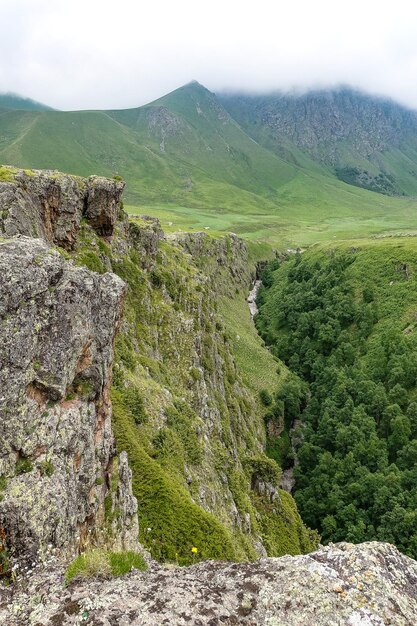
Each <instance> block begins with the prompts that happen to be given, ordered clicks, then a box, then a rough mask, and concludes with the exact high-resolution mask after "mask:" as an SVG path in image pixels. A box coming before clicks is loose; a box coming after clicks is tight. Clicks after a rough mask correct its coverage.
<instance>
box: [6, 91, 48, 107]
mask: <svg viewBox="0 0 417 626" xmlns="http://www.w3.org/2000/svg"><path fill="white" fill-rule="evenodd" d="M2 109H8V110H10V109H15V110H19V111H52V110H53V109H52V108H51V107H48V106H47V105H46V104H42V103H41V102H36V100H32V99H31V98H22V96H19V95H18V94H15V93H0V110H2Z"/></svg>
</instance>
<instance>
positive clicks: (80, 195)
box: [0, 170, 124, 250]
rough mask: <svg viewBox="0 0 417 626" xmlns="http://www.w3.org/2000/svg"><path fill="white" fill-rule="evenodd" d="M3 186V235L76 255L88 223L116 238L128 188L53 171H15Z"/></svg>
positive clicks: (0, 213)
mask: <svg viewBox="0 0 417 626" xmlns="http://www.w3.org/2000/svg"><path fill="white" fill-rule="evenodd" d="M10 178H11V180H10V182H3V183H1V185H0V234H3V235H5V236H9V237H10V236H13V235H18V234H20V235H27V236H28V237H39V238H41V239H44V240H45V241H48V242H49V243H50V244H52V245H57V246H60V247H62V248H65V249H66V250H72V249H73V248H74V245H75V243H76V241H77V234H78V231H79V228H80V222H81V220H82V219H83V218H84V219H86V220H87V221H88V222H89V224H90V225H91V226H92V228H93V229H94V230H95V231H96V232H97V233H98V234H99V235H102V236H106V237H109V236H111V235H112V234H113V229H114V225H115V222H116V219H117V215H118V212H119V207H120V198H121V196H122V193H123V189H124V183H123V182H120V181H115V180H110V179H108V178H101V177H99V176H90V177H89V178H87V179H85V178H79V177H78V176H69V175H64V174H61V173H60V172H52V171H48V170H45V171H44V170H39V171H38V170H17V171H16V172H13V170H10Z"/></svg>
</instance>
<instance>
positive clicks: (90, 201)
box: [0, 172, 138, 572]
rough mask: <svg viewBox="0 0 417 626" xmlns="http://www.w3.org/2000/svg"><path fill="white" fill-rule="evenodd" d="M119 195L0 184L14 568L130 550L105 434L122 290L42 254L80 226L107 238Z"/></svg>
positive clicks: (2, 524)
mask: <svg viewBox="0 0 417 626" xmlns="http://www.w3.org/2000/svg"><path fill="white" fill-rule="evenodd" d="M58 179H59V180H58ZM122 188H123V185H120V184H119V183H117V184H116V183H114V184H113V181H105V180H102V179H89V180H87V181H84V180H78V179H75V178H73V177H69V176H63V175H57V174H53V175H47V174H46V173H44V172H40V173H36V174H35V175H33V176H32V175H29V174H25V173H18V174H17V175H16V180H15V181H14V182H10V183H2V184H0V203H1V205H0V206H1V209H2V215H3V217H2V226H3V232H4V236H3V238H1V237H0V294H1V296H0V496H1V497H0V529H1V533H2V537H3V543H5V545H6V549H7V550H8V554H9V557H10V556H12V557H15V558H16V559H17V560H18V561H26V562H29V561H30V562H34V561H35V562H36V561H37V560H38V559H42V558H43V556H44V554H45V553H46V552H47V550H48V549H50V548H51V547H52V548H54V549H57V550H58V551H59V553H60V554H61V555H69V554H73V553H77V552H78V551H79V550H81V549H83V548H85V547H86V546H88V545H89V544H90V543H101V544H103V543H104V544H105V543H106V542H108V541H109V542H115V543H116V544H117V545H119V546H123V547H129V548H131V547H135V546H137V536H138V526H137V505H136V500H135V498H134V497H133V495H132V491H131V484H130V481H131V475H130V470H129V468H128V465H127V459H126V458H125V457H124V456H122V457H121V459H120V462H119V464H118V467H113V465H114V458H115V445H114V437H113V433H112V427H111V401H110V386H111V379H112V362H113V343H114V337H115V333H116V330H117V327H118V325H119V322H120V320H121V316H122V306H123V301H124V298H125V294H126V285H125V283H124V282H123V281H122V280H121V279H120V278H118V277H117V276H116V275H114V274H111V273H105V274H103V275H99V274H96V273H94V272H91V271H89V270H88V269H86V268H84V267H77V266H75V265H74V262H73V261H69V260H67V258H65V256H62V255H61V254H60V253H59V252H58V251H57V250H56V249H53V248H51V247H50V245H49V244H50V243H57V244H60V245H64V246H66V247H69V248H70V247H71V246H72V245H73V243H74V241H75V238H76V232H77V228H78V226H79V223H80V220H81V217H82V215H84V216H85V219H87V220H90V221H91V224H92V227H93V228H94V229H95V230H98V231H100V232H101V233H105V234H106V235H108V234H109V233H110V229H111V224H112V223H114V220H115V219H116V215H117V212H118V210H119V198H120V192H121V190H122ZM27 234H36V235H40V236H42V239H37V238H30V237H28V236H25V235H27ZM112 477H113V478H112ZM111 479H112V480H111ZM110 484H112V485H113V487H112V489H111V486H110ZM106 497H108V498H109V505H110V506H107V509H109V508H110V510H111V509H113V511H117V515H115V514H112V515H111V521H107V520H106V515H105V509H106V507H105V506H104V503H105V499H106ZM1 569H2V568H0V572H1Z"/></svg>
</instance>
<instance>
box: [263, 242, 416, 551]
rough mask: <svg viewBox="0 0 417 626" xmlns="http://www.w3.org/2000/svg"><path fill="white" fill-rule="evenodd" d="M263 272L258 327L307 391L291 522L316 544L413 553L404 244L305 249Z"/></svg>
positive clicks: (411, 346) (412, 380)
mask: <svg viewBox="0 0 417 626" xmlns="http://www.w3.org/2000/svg"><path fill="white" fill-rule="evenodd" d="M272 269H273V271H272V272H271V273H270V274H269V280H268V284H267V285H266V286H265V288H264V290H263V291H262V293H261V294H260V313H259V317H258V327H259V329H260V331H261V333H262V336H263V337H264V339H265V340H266V341H267V342H268V343H269V344H270V346H271V350H272V352H273V354H275V355H276V356H278V357H279V358H282V359H283V360H284V362H285V363H286V364H287V365H288V366H289V367H290V369H291V370H292V371H293V372H295V373H297V374H298V375H299V376H301V377H302V378H303V379H304V381H305V382H306V383H307V384H308V386H309V392H308V402H307V403H306V405H305V406H304V407H301V411H300V414H299V416H298V418H300V415H301V420H302V430H301V433H299V436H298V439H297V441H298V445H297V448H298V451H297V455H298V460H299V464H298V465H297V467H296V468H295V477H296V484H295V499H296V501H297V504H298V506H299V507H300V511H301V514H302V516H303V519H304V520H305V522H306V523H308V524H309V525H310V526H312V527H313V528H317V529H318V530H319V532H320V533H321V535H322V540H323V541H324V542H325V543H327V542H329V541H339V540H341V539H342V538H343V540H348V541H353V542H360V541H368V540H375V539H376V540H383V541H390V542H392V543H395V545H397V547H398V548H399V549H401V550H402V551H404V552H405V553H406V554H409V555H410V556H412V557H414V558H415V557H416V556H417V549H416V546H417V543H416V542H417V535H416V527H417V518H416V484H417V483H416V481H417V476H416V459H417V457H416V449H417V420H416V416H417V404H416V391H417V388H416V375H417V361H416V341H417V335H416V316H415V311H416V306H417V298H416V290H415V281H416V269H417V245H416V240H415V239H414V238H411V237H402V238H386V239H385V238H383V239H376V240H373V241H369V240H362V241H350V242H345V243H342V244H334V245H331V246H329V245H323V246H314V247H312V248H311V249H310V250H309V251H307V252H305V253H304V254H303V255H295V256H294V258H292V259H291V260H289V261H287V262H284V263H282V264H281V266H280V267H278V268H277V267H276V265H275V267H274V268H272Z"/></svg>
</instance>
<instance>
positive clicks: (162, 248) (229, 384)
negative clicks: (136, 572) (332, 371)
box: [76, 216, 317, 564]
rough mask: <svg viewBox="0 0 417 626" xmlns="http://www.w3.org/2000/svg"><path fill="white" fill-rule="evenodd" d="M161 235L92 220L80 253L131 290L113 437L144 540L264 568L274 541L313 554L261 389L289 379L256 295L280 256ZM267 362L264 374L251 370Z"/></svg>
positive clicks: (198, 237)
mask: <svg viewBox="0 0 417 626" xmlns="http://www.w3.org/2000/svg"><path fill="white" fill-rule="evenodd" d="M121 217H122V216H121ZM162 235H163V233H162V231H161V230H160V228H159V226H158V224H157V223H156V222H155V221H154V220H151V219H146V218H140V219H135V220H134V221H132V223H131V224H130V225H129V224H128V222H127V221H126V220H125V219H124V218H123V217H122V218H121V221H119V224H118V227H117V233H116V235H115V236H114V238H113V241H112V242H111V243H108V242H107V243H105V242H104V241H103V240H102V239H100V238H99V237H98V236H97V235H96V234H95V233H94V232H93V231H92V230H91V229H90V227H89V226H88V224H85V223H83V224H82V230H81V236H80V241H79V243H78V245H77V250H76V256H77V261H78V262H79V263H81V264H86V265H87V266H88V267H89V268H90V269H93V270H95V271H99V272H105V271H108V270H109V269H111V270H112V271H114V272H115V273H116V274H118V275H119V276H120V277H121V278H122V279H123V280H124V281H126V283H127V285H128V292H127V298H126V301H125V313H124V319H123V322H122V325H121V328H120V330H119V333H118V336H117V338H116V346H115V363H114V367H113V389H112V401H113V428H114V432H115V436H116V442H117V447H118V450H119V451H121V450H126V451H127V452H128V456H129V464H130V466H131V468H132V472H133V491H134V494H135V496H136V497H137V500H138V515H139V527H140V541H141V542H142V543H143V544H144V545H145V546H146V547H147V548H148V549H149V550H150V552H151V554H152V556H153V557H154V558H157V559H160V560H170V561H173V562H176V563H179V564H188V563H192V562H194V561H196V560H200V559H210V558H216V559H229V560H244V559H254V558H256V556H257V554H259V551H258V547H259V545H260V544H261V543H262V544H263V545H264V546H265V548H266V549H267V550H268V551H269V553H270V554H271V555H274V556H278V555H280V554H285V553H291V554H297V553H300V552H305V551H309V550H311V549H314V548H315V547H316V545H317V537H316V536H315V535H311V533H310V532H309V531H308V530H307V529H306V528H305V526H304V525H303V523H302V521H301V518H300V516H299V514H298V512H297V509H296V506H295V503H294V501H293V499H292V498H291V497H290V496H287V494H285V493H281V492H278V490H277V489H276V486H277V483H278V481H279V476H280V468H279V466H278V465H277V464H276V463H275V461H273V460H271V459H268V457H267V456H266V455H265V453H264V452H263V448H264V445H265V426H264V421H263V415H264V413H265V407H263V406H262V403H261V402H260V400H259V390H260V389H262V388H267V389H269V390H270V393H273V392H274V391H275V390H276V389H277V387H279V385H280V380H281V378H282V377H285V371H286V370H285V367H284V366H282V364H281V367H282V373H281V374H280V375H278V374H277V373H276V371H277V369H278V367H280V364H279V362H278V361H277V360H276V359H275V358H274V357H272V355H271V354H270V353H269V352H268V351H267V350H266V349H265V348H264V347H262V341H261V340H260V338H259V337H258V336H257V334H256V330H255V328H254V327H253V324H252V323H251V321H250V318H249V310H248V307H247V303H246V296H247V291H248V287H249V284H250V280H251V273H252V272H253V271H254V263H255V260H256V259H257V258H258V257H259V255H261V256H263V255H264V254H266V255H267V256H271V251H270V250H267V249H265V246H256V245H254V246H252V247H251V250H250V256H249V254H248V250H247V248H246V246H245V244H244V243H243V242H242V241H241V240H240V239H238V238H237V237H235V236H232V235H230V236H227V237H223V238H214V237H211V236H208V235H206V234H205V233H196V234H184V235H179V236H176V237H170V238H169V239H163V238H162ZM217 299H218V300H219V305H217V304H216V300H217ZM222 312H225V313H226V315H225V317H223V316H222V315H221V313H222ZM240 313H242V315H243V320H242V330H241V337H240V339H239V347H237V344H236V341H237V339H236V335H237V333H238V332H239V323H238V317H237V315H240ZM254 359H257V360H258V362H259V371H258V373H256V371H255V369H254V368H253V364H252V365H251V367H250V368H248V365H249V363H250V361H251V360H254ZM250 370H251V371H250ZM268 371H269V377H268ZM272 493H275V494H276V495H275V496H274V499H273V501H272V500H271V494H272ZM192 548H196V549H197V553H195V552H193V551H192Z"/></svg>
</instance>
